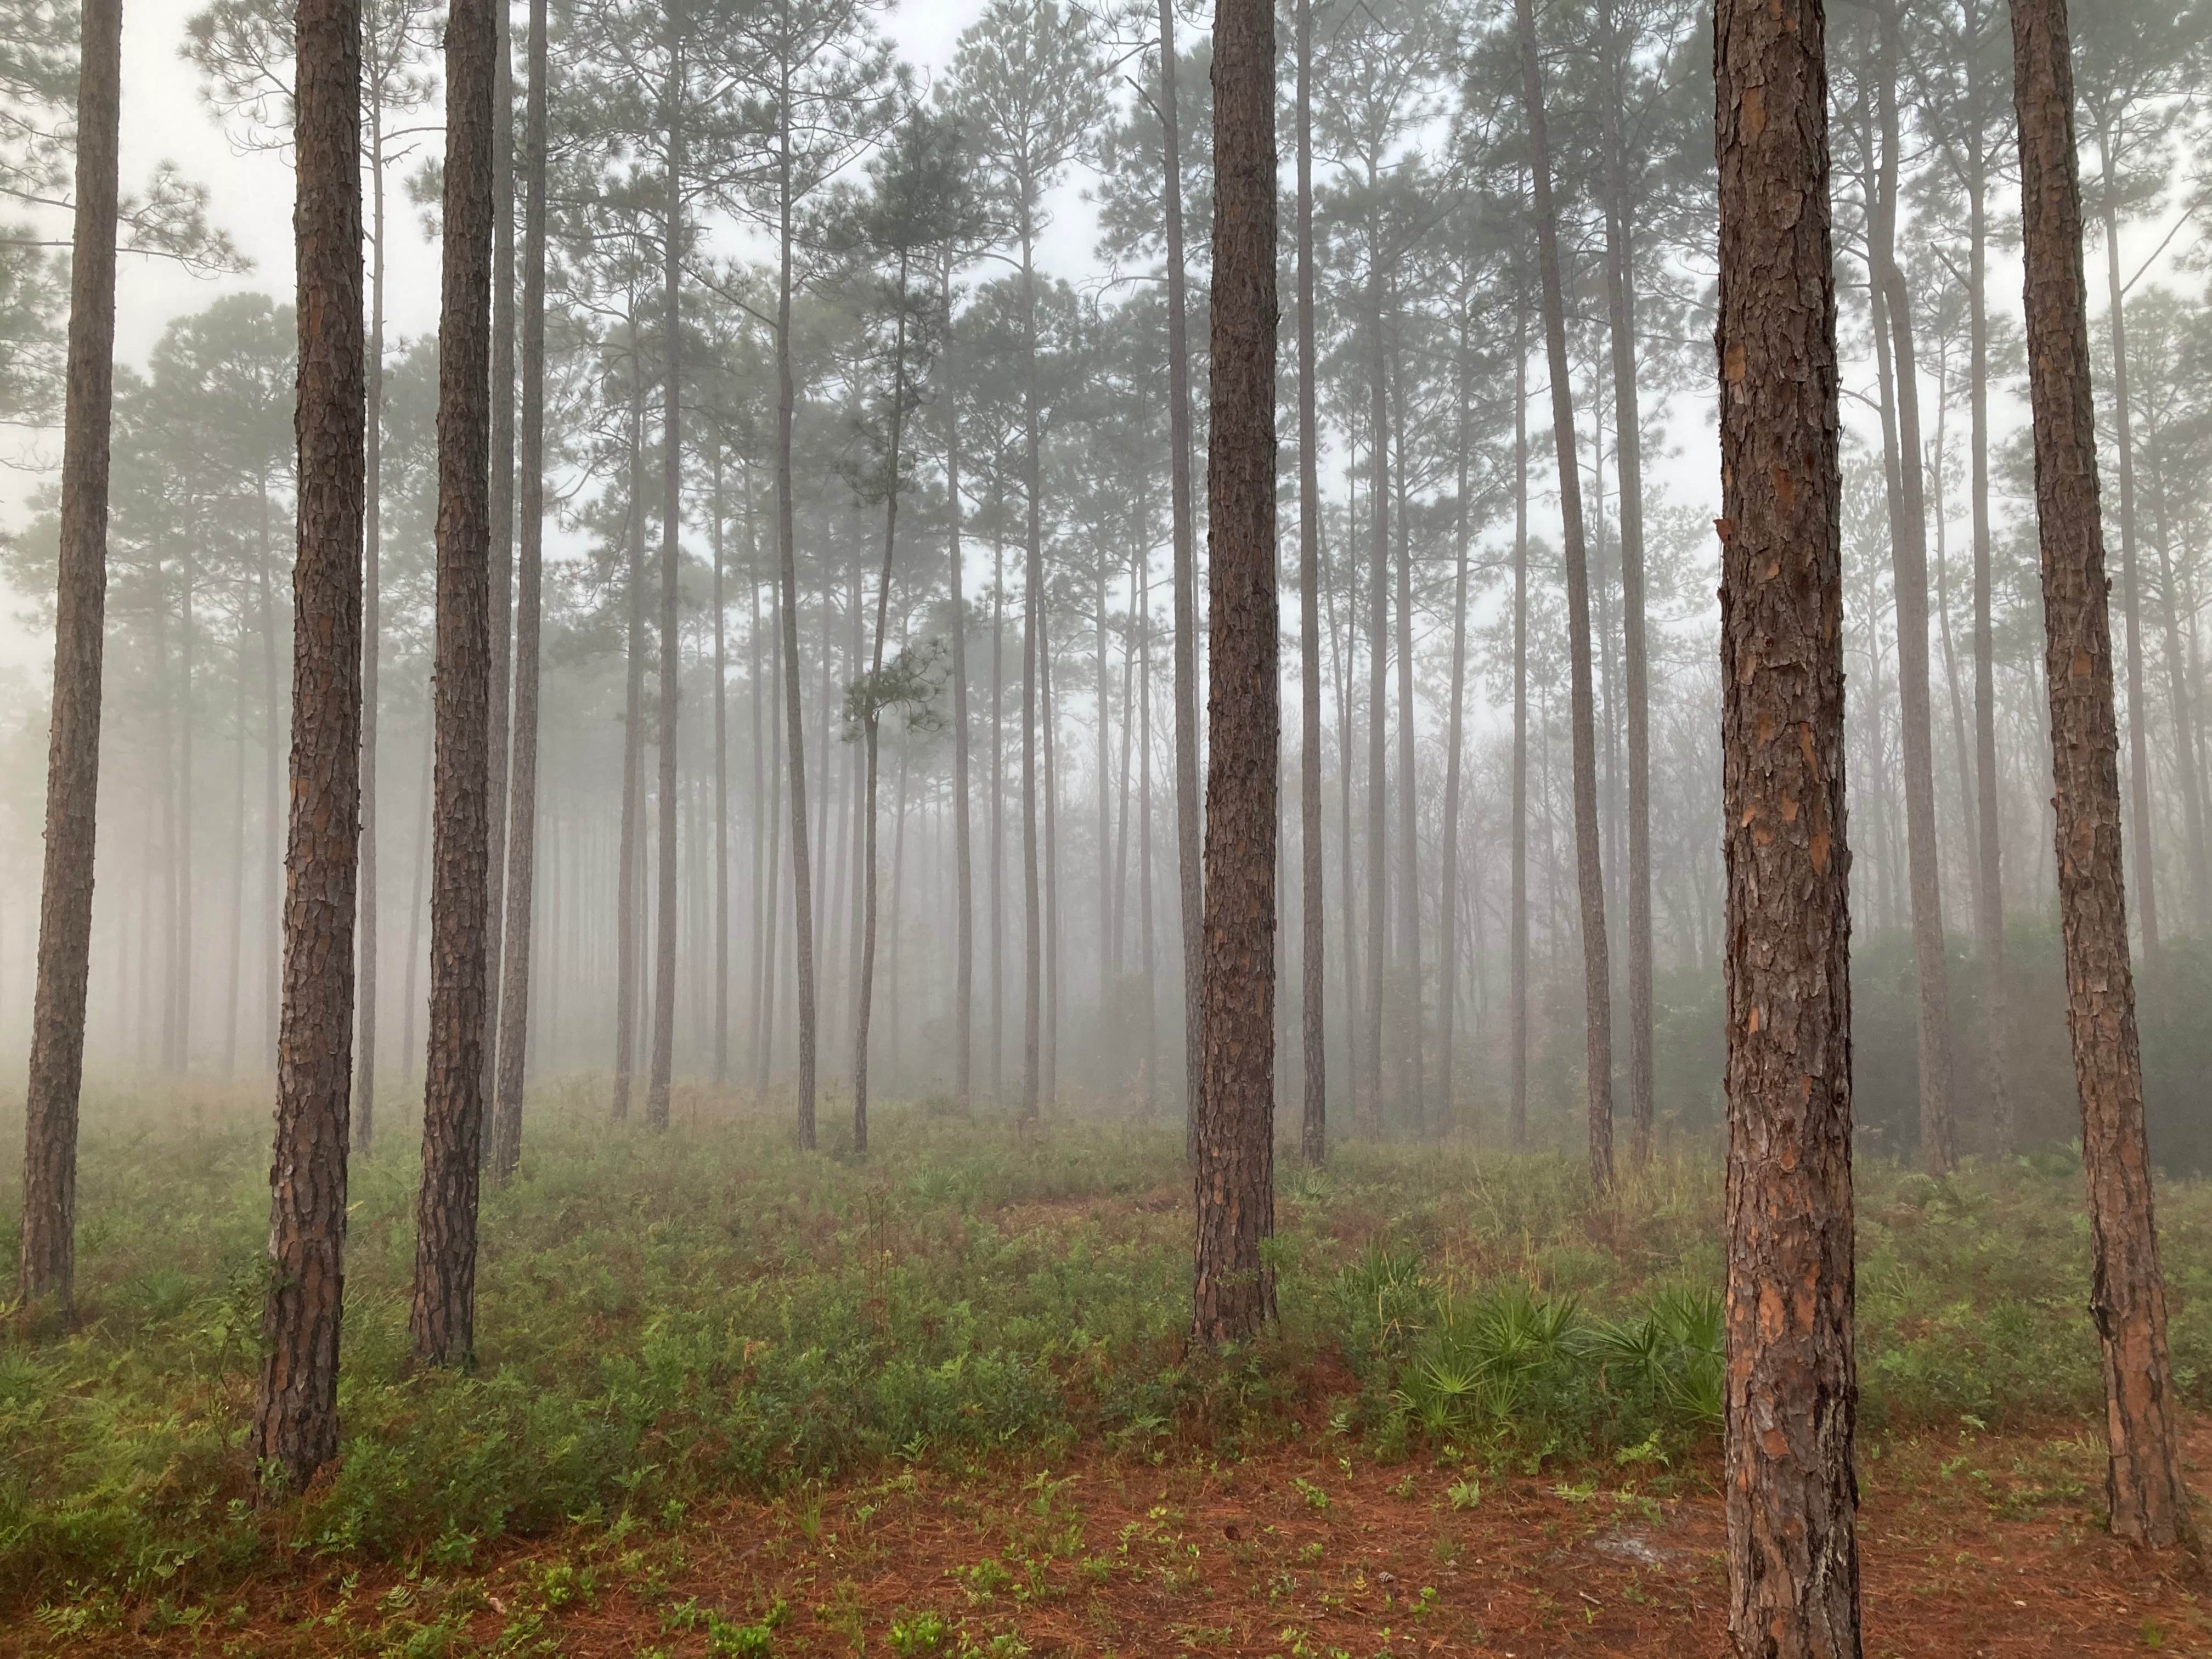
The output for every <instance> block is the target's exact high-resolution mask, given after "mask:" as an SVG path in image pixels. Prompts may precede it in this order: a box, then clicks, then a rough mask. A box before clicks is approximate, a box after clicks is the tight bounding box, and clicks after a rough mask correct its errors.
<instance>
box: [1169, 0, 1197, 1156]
mask: <svg viewBox="0 0 2212 1659" xmlns="http://www.w3.org/2000/svg"><path fill="white" fill-rule="evenodd" d="M1159 12H1160V105H1159V115H1160V131H1161V135H1162V138H1163V146H1164V148H1163V155H1162V161H1163V172H1162V174H1161V187H1160V195H1161V204H1162V208H1163V210H1164V218H1165V228H1166V234H1167V256H1168V257H1167V264H1168V270H1167V278H1168V479H1169V489H1170V501H1171V513H1170V523H1171V526H1172V530H1173V538H1174V547H1175V578H1174V587H1175V592H1174V600H1175V768H1176V866H1177V872H1178V878H1179V880H1180V883H1181V890H1182V1009H1183V1113H1184V1126H1185V1133H1184V1142H1185V1144H1184V1148H1183V1152H1184V1156H1185V1157H1186V1158H1188V1159H1189V1160H1190V1162H1191V1163H1192V1164H1193V1165H1194V1166H1195V1164H1196V1163H1197V1161H1198V1122H1199V1114H1200V1098H1199V1091H1200V1089H1201V1088H1202V1087H1203V1086H1204V1079H1205V1075H1206V1055H1205V1051H1204V1049H1203V1048H1202V1046H1201V1041H1202V1039H1201V1036H1200V1033H1201V1031H1202V1030H1203V1021H1202V1017H1201V1010H1202V1008H1203V999H1202V991H1201V981H1203V979H1204V977H1205V973H1206V961H1205V925H1206V876H1205V863H1204V856H1203V852H1202V849H1201V848H1200V844H1199V836H1200V803H1199V793H1198V598H1197V592H1198V576H1197V567H1196V563H1195V553H1194V547H1193V544H1194V540H1195V535H1196V532H1195V530H1194V526H1193V524H1192V513H1193V508H1192V506H1191V489H1190V483H1191V479H1190V439H1191V414H1190V336H1189V321H1188V308H1189V304H1190V301H1189V298H1188V290H1187V285H1186V283H1185V280H1184V275H1183V229H1182V131H1181V129H1180V127H1179V126H1178V125H1177V116H1176V34H1175V0H1159Z"/></svg>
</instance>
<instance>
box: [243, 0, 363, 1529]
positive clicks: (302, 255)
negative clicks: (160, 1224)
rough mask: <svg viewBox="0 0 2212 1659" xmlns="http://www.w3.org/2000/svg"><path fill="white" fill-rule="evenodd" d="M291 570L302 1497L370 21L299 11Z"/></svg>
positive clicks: (276, 1459)
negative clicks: (365, 42) (295, 469)
mask: <svg viewBox="0 0 2212 1659" xmlns="http://www.w3.org/2000/svg"><path fill="white" fill-rule="evenodd" d="M298 40H299V58H298V63H299V75H298V93H297V104H296V106H295V107H296V111H297V118H296V121H295V126H294V138H295V145H296V153H297V157H298V200H297V204H296V206H295V212H294V218H293V231H294V235H295V240H296V244H297V249H298V257H297V261H296V264H297V270H298V273H299V275H298V283H299V307H298V309H299V319H300V371H299V380H298V407H297V413H296V417H295V428H296V431H297V434H298V438H299V479H300V490H299V528H298V532H297V533H298V538H299V539H298V555H297V558H296V560H295V564H294V567H293V593H294V596H295V597H294V604H295V623H294V628H293V634H292V637H293V641H294V647H293V666H292V707H293V710H294V715H293V722H292V768H291V774H292V821H291V824H290V826H289V840H288V846H287V850H286V857H285V865H286V867H287V869H288V870H289V872H290V874H291V879H290V880H289V883H288V884H287V886H286V893H285V905H284V1006H283V1016H282V1026H281V1029H280V1032H279V1038H278V1044H277V1053H278V1055H279V1063H278V1066H277V1074H276V1150H275V1154H274V1158H273V1160H272V1163H271V1166H270V1178H269V1186H270V1206H269V1265H270V1274H269V1288H268V1292H267V1295H266V1297H265V1299H264V1304H263V1307H262V1314H261V1334H262V1345H263V1355H262V1361H261V1376H260V1380H259V1383H258V1386H257V1388H256V1389H255V1392H254V1404H253V1427H252V1434H251V1436H250V1437H249V1442H248V1443H249V1444H250V1446H251V1448H252V1453H253V1456H254V1458H255V1461H256V1462H258V1464H259V1465H260V1466H261V1467H262V1468H263V1469H264V1470H265V1471H266V1472H267V1473H268V1474H270V1475H272V1476H276V1477H278V1478H281V1479H282V1480H283V1481H285V1482H286V1483H287V1484H288V1485H289V1486H290V1487H291V1488H292V1489H293V1490H294V1491H295V1492H296V1491H298V1490H300V1489H301V1488H302V1487H304V1486H306V1485H307V1481H308V1480H309V1479H310V1478H312V1477H313V1474H314V1473H315V1471H316V1470H318V1469H319V1468H322V1467H323V1465H324V1464H325V1463H327V1462H330V1461H331V1458H333V1457H334V1456H336V1455H337V1449H338V1418H337V1406H338V1332H339V1324H340V1321H341V1318H342V1316H343V1312H344V1308H345V1267H344V1255H345V1232H346V1140H347V1128H348V1125H347V1121H346V1117H347V1107H348V1099H347V1096H348V1091H349V1088H350V1086H351V1084H352V1081H353V1054H352V1053H351V1043H352V1040H353V994H354V966H355V964H354V939H353V933H354V920H355V917H354V900H355V891H354V881H355V875H356V854H357V853H358V850H359V846H358V837H359V834H360V817H359V813H360V805H361V702H362V665H361V643H362V642H361V605H362V564H361V548H362V518H363V513H364V507H363V502H362V496H363V494H364V489H365V473H366V458H365V453H364V427H365V424H366V398H367V393H366V389H365V387H364V386H363V384H362V380H363V365H362V355H363V354H362V304H361V301H362V294H361V286H362V283H361V278H362V270H361V13H360V8H359V6H358V5H357V4H356V3H355V0H301V7H300V18H299V35H298Z"/></svg>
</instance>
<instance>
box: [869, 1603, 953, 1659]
mask: <svg viewBox="0 0 2212 1659" xmlns="http://www.w3.org/2000/svg"><path fill="white" fill-rule="evenodd" d="M884 1639H885V1640H887V1641H888V1642H890V1649H891V1651H892V1652H893V1653H895V1654H896V1655H898V1656H899V1659H928V1656H930V1655H932V1654H939V1653H946V1652H949V1651H951V1641H952V1626H951V1623H950V1622H949V1621H948V1620H946V1619H945V1615H944V1614H942V1613H931V1612H927V1611H924V1612H921V1613H913V1614H910V1615H908V1617H906V1618H904V1619H894V1620H891V1628H890V1635H889V1636H888V1637H887V1638H884Z"/></svg>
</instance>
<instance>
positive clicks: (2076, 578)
mask: <svg viewBox="0 0 2212 1659" xmlns="http://www.w3.org/2000/svg"><path fill="white" fill-rule="evenodd" d="M2012 26H2013V73H2014V88H2015V100H2016V101H2017V105H2018V108H2019V113H2020V167H2021V204H2022V229H2023V231H2024V234H2025V255H2026V263H2027V362H2028V378H2029V385H2030V390H2031V394H2032V399H2033V406H2034V416H2035V504H2036V515H2037V518H2038V520H2039V525H2040V538H2041V544H2042V555H2043V616H2044V627H2045V666H2046V671H2047V678H2048V683H2049V688H2050V697H2051V757H2052V765H2053V771H2054V779H2055V783H2056V790H2055V793H2054V797H2053V805H2054V806H2055V808H2056V810H2057V842H2056V845H2057V859H2058V902H2059V921H2060V927H2061V931H2062V933H2063V938H2064V942H2065V953H2066V1003H2067V1027H2068V1030H2069V1032H2070V1034H2071V1036H2072V1038H2073V1047H2074V1079H2075V1087H2076V1088H2077V1090H2078V1091H2080V1094H2081V1149H2082V1155H2081V1163H2082V1168H2083V1170H2084V1171H2085V1173H2086V1174H2087V1177H2088V1183H2089V1222H2090V1235H2091V1240H2092V1243H2093V1252H2094V1272H2093V1278H2092V1281H2091V1285H2092V1288H2091V1291H2090V1314H2091V1316H2092V1318H2093V1321H2094V1322H2095V1324H2096V1328H2097V1340H2098V1342H2099V1345H2100V1347H2101V1348H2102V1350H2103V1352H2104V1360H2105V1401H2106V1404H2105V1427H2106V1435H2107V1436H2108V1437H2109V1440H2110V1446H2111V1457H2110V1461H2109V1462H2108V1463H2107V1464H2106V1475H2105V1497H2106V1504H2107V1507H2108V1509H2109V1511H2110V1513H2111V1516H2112V1530H2113V1532H2114V1533H2116V1534H2118V1535H2119V1536H2120V1537H2122V1538H2124V1539H2127V1540H2128V1541H2130V1542H2132V1543H2136V1544H2145V1545H2149V1546H2152V1547H2158V1548H2163V1547H2166V1546H2169V1545H2172V1544H2173V1543H2176V1542H2178V1541H2179V1540H2181V1539H2182V1538H2183V1537H2184V1536H2185V1534H2187V1532H2188V1530H2189V1499H2188V1494H2187V1493H2186V1492H2185V1491H2184V1489H2183V1487H2182V1483H2181V1465H2180V1459H2179V1440H2180V1434H2179V1430H2180V1425H2179V1404H2178V1401H2176V1399H2175V1397H2174V1387H2173V1376H2172V1366H2171V1363H2170V1361H2169V1360H2168V1358H2167V1355H2166V1285H2165V1281H2164V1279H2163V1278H2162V1277H2161V1276H2160V1272H2159V1262H2158V1230H2157V1225H2156V1220H2155V1218H2154V1216H2153V1214H2152V1209H2151V1175H2150V1155H2149V1151H2148V1146H2147V1144H2146V1141H2145V1136H2144V1131H2143V1106H2142V1055H2141V1053H2140V1050H2139V1048H2138V1045H2137V1041H2136V1014H2135V980H2134V975H2133V972H2132V969H2130V964H2129V961H2128V931H2127V902H2126V895H2125V889H2124V883H2123V879H2122V871H2121V862H2122V860H2121V850H2120V779H2119V740H2118V719H2117V716H2116V714H2115V712H2114V708H2113V702H2112V619H2111V616H2110V613H2109V611H2108V608H2107V607H2108V604H2109V601H2108V599H2107V584H2106V576H2105V555H2104V532H2103V527H2102V524H2101V521H2100V517H2099V510H2098V488H2097V453H2096V410H2095V406H2094V403H2093V398H2092V394H2091V389H2090V379H2089V328H2088V321H2087V304H2086V295H2085V293H2084V289H2085V283H2084V280H2083V276H2082V269H2081V185H2080V180H2079V177H2078V174H2077V173H2076V167H2078V165H2079V163H2078V162H2077V161H2076V159H2075V156H2076V151H2075V137H2074V70H2073V58H2072V47H2071V45H2070V42H2069V36H2068V30H2067V15H2066V5H2065V0H2013V8H2012ZM2110 229H2111V227H2110V226H2109V224H2108V225H2107V233H2108V234H2109V232H2110ZM2118 297H2119V296H2118V291H2117V289H2116V290H2115V292H2114V295H2113V299H2114V301H2116V302H2117V301H2118ZM2116 309H2117V306H2116ZM2115 320H2116V321H2117V317H2116V318H2115ZM2124 529H2125V524H2124V520H2123V532H2124ZM2136 707H2137V709H2138V713H2140V707H2141V706H2140V705H2139V704H2138V705H2136ZM2145 867H2146V868H2147V867H2148V866H2145Z"/></svg>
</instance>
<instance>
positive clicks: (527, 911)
mask: <svg viewBox="0 0 2212 1659" xmlns="http://www.w3.org/2000/svg"><path fill="white" fill-rule="evenodd" d="M527 51H528V63H529V68H528V70H527V75H528V77H529V80H528V92H527V98H528V107H527V110H526V114H525V117H524V126H523V140H522V143H523V161H522V168H523V184H522V189H523V210H522V213H523V223H522V453H521V457H520V461H521V476H520V478H519V479H518V481H517V482H518V484H519V486H520V490H521V495H522V505H521V530H522V558H521V568H520V591H519V592H518V593H517V596H516V598H517V605H516V610H515V618H514V761H513V767H512V769H510V771H509V772H508V775H507V783H508V788H509V792H510V796H509V800H508V804H507V819H508V828H507V848H508V854H507V929H506V939H505V941H504V944H505V949H504V951H502V953H501V963H500V971H501V976H502V979H503V984H502V986H501V993H500V999H499V1079H498V1091H497V1093H496V1095H495V1097H494V1098H495V1104H494V1108H493V1114H492V1158H491V1164H492V1177H493V1179H495V1180H496V1181H500V1182H505V1181H507V1179H508V1178H509V1177H511V1176H513V1174H514V1171H515V1170H516V1168H517V1166H518V1165H519V1164H520V1163H521V1160H522V1085H523V1079H524V1077H525V1074H526V1067H527V1066H528V1062H529V1042H530V970H531V940H532V917H533V915H534V911H535V898H536V891H537V873H538V630H539V623H540V618H541V617H542V614H543V610H544V598H543V595H544V548H545V161H546V156H545V152H546V142H547V112H546V98H547V94H548V90H549V88H548V83H547V74H546V0H530V33H529V40H528V46H527ZM494 810H495V811H496V810H497V803H496V802H495V803H494Z"/></svg>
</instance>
